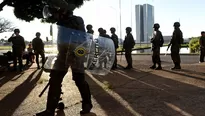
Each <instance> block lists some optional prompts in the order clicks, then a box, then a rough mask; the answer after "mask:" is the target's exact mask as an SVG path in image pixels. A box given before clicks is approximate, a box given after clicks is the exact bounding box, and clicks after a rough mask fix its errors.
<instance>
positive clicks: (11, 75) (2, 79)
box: [0, 71, 24, 87]
mask: <svg viewBox="0 0 205 116" xmlns="http://www.w3.org/2000/svg"><path fill="white" fill-rule="evenodd" d="M23 74H24V72H8V71H7V72H2V74H1V75H0V87H2V86H3V85H4V84H6V83H7V82H9V81H11V80H16V79H18V78H20V77H21V76H22V75H23Z"/></svg>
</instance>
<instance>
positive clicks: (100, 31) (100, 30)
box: [98, 28, 104, 37]
mask: <svg viewBox="0 0 205 116" xmlns="http://www.w3.org/2000/svg"><path fill="white" fill-rule="evenodd" d="M98 32H99V36H102V37H103V34H104V32H103V28H99V29H98Z"/></svg>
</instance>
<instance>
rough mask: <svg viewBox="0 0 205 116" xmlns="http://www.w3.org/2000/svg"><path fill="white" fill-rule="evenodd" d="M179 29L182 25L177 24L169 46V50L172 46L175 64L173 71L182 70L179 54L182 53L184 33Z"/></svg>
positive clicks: (172, 56)
mask: <svg viewBox="0 0 205 116" xmlns="http://www.w3.org/2000/svg"><path fill="white" fill-rule="evenodd" d="M179 27H180V23H179V22H175V23H174V32H173V35H172V39H171V41H170V43H169V45H168V48H169V47H170V46H171V58H172V60H173V63H174V67H173V68H171V69H172V70H174V69H181V66H180V63H181V60H180V55H179V52H180V48H181V44H182V43H183V33H182V31H181V30H180V28H179Z"/></svg>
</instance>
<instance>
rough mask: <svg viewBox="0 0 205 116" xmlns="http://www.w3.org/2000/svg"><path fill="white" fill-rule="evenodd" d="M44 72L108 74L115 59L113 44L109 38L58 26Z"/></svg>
mask: <svg viewBox="0 0 205 116" xmlns="http://www.w3.org/2000/svg"><path fill="white" fill-rule="evenodd" d="M54 43H56V44H57V45H54V48H53V49H52V52H53V53H51V54H53V55H50V56H48V59H47V61H46V63H45V65H44V69H45V70H68V68H69V67H71V69H72V71H74V72H84V71H85V70H87V71H89V72H91V73H92V74H97V75H106V74H108V73H109V71H110V69H111V67H112V65H113V62H114V58H115V56H114V55H115V47H114V43H113V41H112V40H111V39H109V38H104V37H100V36H95V35H91V34H88V33H85V32H82V31H77V30H73V29H70V28H66V27H62V26H58V36H57V40H56V42H54ZM55 54H56V55H55Z"/></svg>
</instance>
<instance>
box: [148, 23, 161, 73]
mask: <svg viewBox="0 0 205 116" xmlns="http://www.w3.org/2000/svg"><path fill="white" fill-rule="evenodd" d="M153 28H154V34H153V38H152V39H151V43H152V51H153V54H152V62H153V66H151V67H150V68H151V69H156V70H161V69H162V67H161V60H160V47H162V46H163V43H164V39H163V36H162V33H161V32H160V31H159V28H160V25H159V24H158V23H156V24H154V27H153ZM156 64H158V67H157V68H156Z"/></svg>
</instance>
